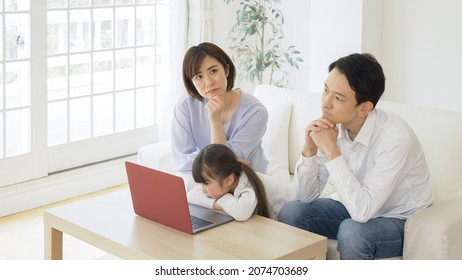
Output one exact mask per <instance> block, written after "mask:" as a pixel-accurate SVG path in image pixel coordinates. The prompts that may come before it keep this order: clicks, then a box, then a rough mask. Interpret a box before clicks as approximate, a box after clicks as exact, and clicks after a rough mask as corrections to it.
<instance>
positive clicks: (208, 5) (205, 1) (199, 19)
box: [188, 0, 213, 46]
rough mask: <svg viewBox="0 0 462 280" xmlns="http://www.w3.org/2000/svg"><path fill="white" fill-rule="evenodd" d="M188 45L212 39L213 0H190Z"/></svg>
mask: <svg viewBox="0 0 462 280" xmlns="http://www.w3.org/2000/svg"><path fill="white" fill-rule="evenodd" d="M188 3H189V25H188V46H195V45H197V44H200V43H201V42H211V41H212V20H213V13H212V1H211V0H189V1H188Z"/></svg>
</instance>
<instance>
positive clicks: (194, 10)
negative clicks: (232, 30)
mask: <svg viewBox="0 0 462 280" xmlns="http://www.w3.org/2000/svg"><path fill="white" fill-rule="evenodd" d="M169 4H170V27H169V28H170V46H169V50H170V55H169V58H170V61H169V64H170V66H171V69H170V74H171V79H172V80H171V83H170V85H169V87H168V88H167V89H166V92H167V94H165V95H164V98H162V101H161V102H162V106H161V109H162V112H160V117H161V118H162V119H161V123H162V125H161V127H160V134H159V135H160V140H164V139H168V138H169V137H170V133H171V122H172V116H173V107H174V106H175V104H176V102H177V101H178V98H180V97H181V96H182V95H184V94H186V91H185V89H184V86H183V80H182V77H181V70H182V63H183V56H184V54H185V52H186V50H187V49H188V48H189V47H191V46H195V45H198V44H199V43H201V42H206V41H207V42H210V41H212V19H213V14H212V0H173V1H170V2H169ZM164 104H165V106H164Z"/></svg>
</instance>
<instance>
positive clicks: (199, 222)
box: [191, 215, 213, 229]
mask: <svg viewBox="0 0 462 280" xmlns="http://www.w3.org/2000/svg"><path fill="white" fill-rule="evenodd" d="M191 224H192V228H193V229H198V228H202V227H205V226H208V225H210V224H213V223H212V222H210V221H207V220H204V219H201V218H199V217H196V216H193V215H191Z"/></svg>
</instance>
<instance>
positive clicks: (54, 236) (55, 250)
mask: <svg viewBox="0 0 462 280" xmlns="http://www.w3.org/2000/svg"><path fill="white" fill-rule="evenodd" d="M45 259H46V260H62V259H63V233H62V231H59V230H57V229H55V228H52V227H50V226H48V225H45Z"/></svg>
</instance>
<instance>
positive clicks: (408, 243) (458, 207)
mask: <svg viewBox="0 0 462 280" xmlns="http://www.w3.org/2000/svg"><path fill="white" fill-rule="evenodd" d="M404 232H405V234H404V249H403V250H404V251H403V258H404V259H408V260H412V259H419V260H426V259H428V260H430V259H431V260H438V259H439V260H450V259H458V260H460V259H462V192H459V193H458V194H457V195H456V196H454V197H452V198H450V199H446V200H443V201H440V202H438V203H437V204H434V205H432V206H430V207H429V208H427V209H425V210H423V211H421V212H419V213H417V214H415V215H413V216H412V217H410V218H409V219H408V220H407V221H406V224H405V231H404Z"/></svg>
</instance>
